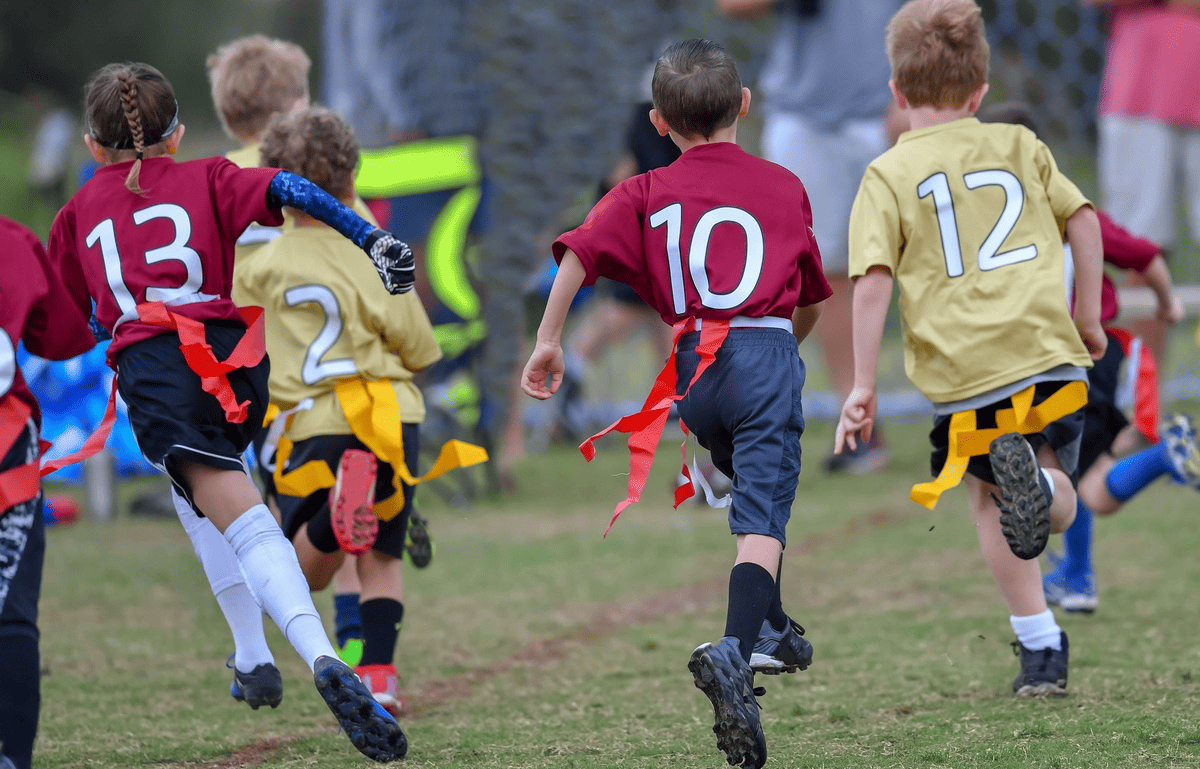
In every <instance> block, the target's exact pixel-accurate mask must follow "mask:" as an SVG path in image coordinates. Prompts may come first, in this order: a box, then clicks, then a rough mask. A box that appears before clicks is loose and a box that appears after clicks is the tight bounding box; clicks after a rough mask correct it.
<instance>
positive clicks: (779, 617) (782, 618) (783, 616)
mask: <svg viewBox="0 0 1200 769" xmlns="http://www.w3.org/2000/svg"><path fill="white" fill-rule="evenodd" d="M782 580H783V555H780V556H779V569H778V570H777V571H776V572H775V595H774V596H773V597H772V598H771V606H770V607H769V608H768V609H767V621H768V622H770V623H771V627H773V628H775V629H776V630H783V629H784V628H786V627H787V625H788V615H787V613H786V612H785V611H784V610H783V601H782V600H781V598H780V595H779V583H780V582H781V581H782Z"/></svg>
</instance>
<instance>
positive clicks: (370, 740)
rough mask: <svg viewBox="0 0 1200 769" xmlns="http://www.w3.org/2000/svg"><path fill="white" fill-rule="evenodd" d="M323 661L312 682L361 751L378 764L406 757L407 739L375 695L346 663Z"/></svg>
mask: <svg viewBox="0 0 1200 769" xmlns="http://www.w3.org/2000/svg"><path fill="white" fill-rule="evenodd" d="M324 659H333V658H324ZM322 661H323V660H318V661H317V664H318V670H317V672H316V673H315V674H314V675H313V681H314V682H315V683H316V685H317V691H318V692H320V694H321V698H322V699H324V700H325V704H326V705H328V706H329V710H330V711H332V712H333V715H334V716H335V717H336V718H337V720H338V724H339V725H341V727H342V731H344V732H345V733H346V736H347V737H349V738H350V742H351V743H352V744H353V745H354V747H355V748H357V749H358V752H359V753H362V754H363V755H364V756H366V757H367V758H370V759H371V760H373V761H378V762H379V763H387V762H389V761H395V760H397V759H401V758H404V755H405V754H406V753H407V752H408V739H407V738H406V737H405V736H404V731H403V730H401V728H400V724H398V723H396V719H395V718H393V717H392V716H391V714H389V713H388V712H387V710H386V709H384V707H383V706H382V705H380V704H379V703H378V702H376V701H375V696H374V695H373V694H371V692H370V690H369V689H367V687H366V686H365V685H364V684H363V682H362V681H360V680H359V679H358V676H356V675H354V673H353V671H351V670H350V668H348V667H346V665H345V663H343V662H341V661H339V660H336V659H333V662H332V663H327V664H325V665H322V664H321V663H322Z"/></svg>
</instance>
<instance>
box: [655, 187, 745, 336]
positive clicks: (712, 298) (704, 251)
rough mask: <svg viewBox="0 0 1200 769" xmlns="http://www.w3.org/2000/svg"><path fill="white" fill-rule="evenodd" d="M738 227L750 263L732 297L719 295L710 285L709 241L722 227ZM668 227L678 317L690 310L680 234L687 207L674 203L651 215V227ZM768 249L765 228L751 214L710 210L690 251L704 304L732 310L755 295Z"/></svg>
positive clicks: (690, 267) (698, 225)
mask: <svg viewBox="0 0 1200 769" xmlns="http://www.w3.org/2000/svg"><path fill="white" fill-rule="evenodd" d="M726 222H728V223H731V224H736V225H738V226H739V227H741V228H742V231H743V232H744V233H745V234H746V261H745V264H744V266H743V267H742V275H741V278H740V279H739V280H738V284H737V286H736V287H734V289H733V290H732V291H730V292H729V293H728V294H718V293H715V292H714V291H713V290H712V288H711V286H710V284H709V282H708V242H709V240H710V239H711V238H712V232H713V230H714V229H715V228H716V226H717V225H718V224H724V223H726ZM664 224H665V225H667V265H668V267H669V269H670V273H671V299H672V301H673V303H674V309H675V314H676V315H683V314H684V312H685V311H686V309H687V297H686V295H685V293H684V287H683V256H682V253H681V252H680V250H679V238H680V231H681V230H682V229H683V205H682V204H681V203H672V204H671V205H669V206H667V207H665V208H662V209H659V210H658V211H655V212H654V213H653V214H651V215H650V226H651V227H652V228H654V229H658V228H659V227H661V226H662V225H664ZM764 250H765V246H764V239H763V232H762V227H761V226H760V225H759V223H758V220H756V219H755V218H754V217H753V216H751V215H750V213H749V212H747V211H745V210H744V209H741V208H734V207H732V206H721V207H720V208H714V209H711V210H709V211H706V212H705V213H704V215H703V216H701V217H700V219H699V221H697V222H696V229H695V230H694V231H693V232H692V237H691V247H690V248H689V249H688V273H689V274H690V275H691V278H692V285H694V286H695V287H696V293H698V294H699V295H700V303H701V304H702V305H704V306H705V307H709V308H711V309H714V310H732V309H733V308H735V307H737V306H738V305H740V304H742V303H743V302H745V301H746V300H747V299H749V298H750V295H751V294H753V293H754V288H755V286H757V285H758V279H759V278H760V277H761V276H762V268H763V252H764Z"/></svg>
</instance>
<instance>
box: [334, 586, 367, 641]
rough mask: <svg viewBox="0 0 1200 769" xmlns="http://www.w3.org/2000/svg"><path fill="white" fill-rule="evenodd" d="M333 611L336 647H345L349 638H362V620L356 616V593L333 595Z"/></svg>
mask: <svg viewBox="0 0 1200 769" xmlns="http://www.w3.org/2000/svg"><path fill="white" fill-rule="evenodd" d="M333 611H334V618H333V625H334V627H335V628H336V630H337V642H338V646H345V645H346V642H347V641H349V640H350V639H351V638H362V637H363V632H362V618H361V617H359V614H358V593H335V594H334V596H333Z"/></svg>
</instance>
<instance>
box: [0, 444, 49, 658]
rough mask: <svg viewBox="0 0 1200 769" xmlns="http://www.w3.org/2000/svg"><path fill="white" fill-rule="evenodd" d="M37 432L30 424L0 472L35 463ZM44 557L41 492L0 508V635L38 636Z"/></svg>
mask: <svg viewBox="0 0 1200 769" xmlns="http://www.w3.org/2000/svg"><path fill="white" fill-rule="evenodd" d="M37 456H38V442H37V432H36V431H35V430H34V429H33V426H32V424H31V425H30V426H29V427H28V428H27V429H25V430H23V431H21V434H20V436H18V438H17V440H16V441H15V442H14V443H13V445H12V446H11V447H10V448H9V450H8V452H7V453H5V455H4V458H3V459H2V460H0V472H3V471H5V470H11V469H12V468H14V467H20V466H21V465H26V464H29V463H30V462H36V461H37ZM45 556H46V523H45V521H44V520H43V519H42V494H41V492H38V495H37V496H36V497H34V498H33V499H31V500H29V501H27V502H22V503H20V504H18V505H13V506H12V507H11V508H9V509H8V510H0V637H7V636H27V637H30V638H33V639H37V637H38V628H37V618H38V596H40V595H41V593H42V564H43V561H44V560H45Z"/></svg>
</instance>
